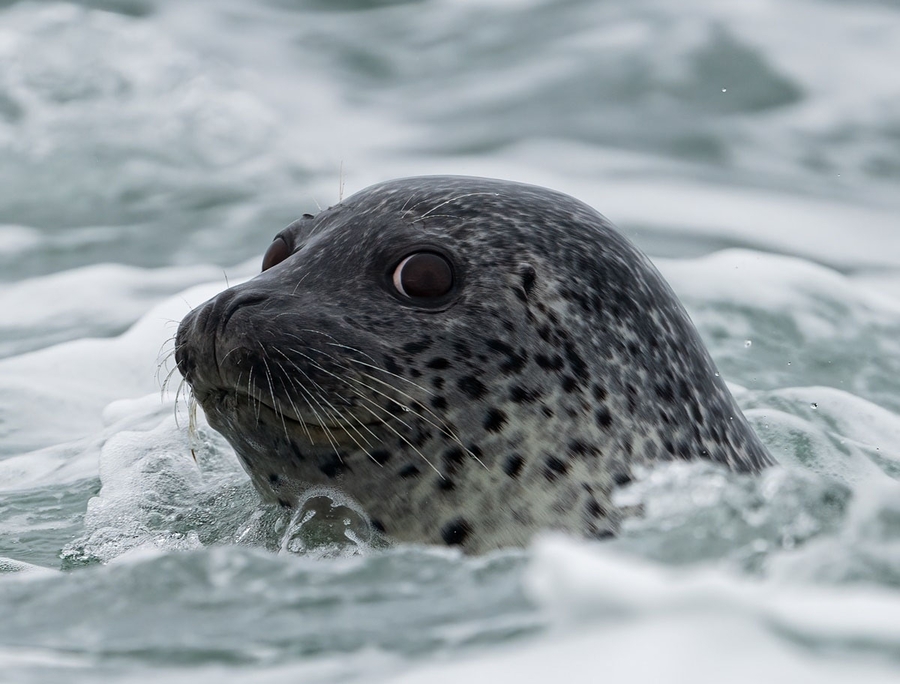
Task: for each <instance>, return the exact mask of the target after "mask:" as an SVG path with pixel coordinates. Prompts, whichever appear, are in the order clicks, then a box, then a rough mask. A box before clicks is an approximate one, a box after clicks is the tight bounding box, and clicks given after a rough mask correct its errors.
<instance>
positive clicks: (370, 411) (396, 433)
mask: <svg viewBox="0 0 900 684" xmlns="http://www.w3.org/2000/svg"><path fill="white" fill-rule="evenodd" d="M279 351H280V350H279ZM295 351H296V350H295ZM297 353H299V354H300V355H301V356H303V357H304V358H306V359H307V360H308V361H309V362H310V363H311V364H312V365H313V368H316V369H317V370H320V371H322V372H323V373H327V374H329V375H331V376H333V377H334V378H336V379H337V380H340V381H342V382H346V380H345V379H344V378H341V377H340V376H338V375H336V374H334V373H332V372H331V371H329V370H328V369H327V368H323V367H322V366H320V365H319V364H318V363H316V362H315V361H314V360H313V359H312V358H310V357H309V356H307V355H305V354H303V353H302V352H297ZM285 358H287V357H285ZM288 361H289V362H290V363H291V364H292V365H295V366H296V364H295V363H294V362H293V361H291V360H290V359H288ZM298 370H300V369H299V367H298ZM301 372H303V371H302V370H301ZM304 375H306V374H305V372H304ZM307 377H308V376H307ZM351 389H352V388H351ZM369 389H371V388H369ZM373 391H376V390H373ZM378 393H379V394H383V393H381V392H378ZM358 396H359V397H360V398H361V399H362V400H363V401H367V402H369V403H371V404H373V405H374V406H376V407H377V408H378V409H380V410H381V411H384V413H385V414H387V415H388V416H389V417H390V418H393V419H395V420H397V421H398V422H399V423H400V424H401V425H403V426H404V427H405V428H406V429H407V430H412V426H410V425H409V424H408V423H407V422H406V421H404V420H401V419H400V418H399V416H395V415H393V414H392V413H390V412H389V411H388V410H387V409H385V408H384V407H383V406H381V405H379V404H378V403H377V402H374V401H372V400H371V399H369V398H368V397H366V396H364V395H362V394H359V395H358ZM383 396H385V397H386V398H387V399H388V400H390V401H393V402H394V403H397V404H398V405H400V406H403V405H402V404H399V402H397V401H396V400H395V399H393V398H391V397H389V396H387V395H386V394H383ZM362 408H364V409H365V410H367V411H368V412H369V413H371V414H372V415H373V416H374V417H375V418H378V415H377V414H376V413H374V412H373V411H372V409H370V408H369V407H367V406H363V407H362ZM405 408H407V409H408V408H409V407H405ZM410 410H411V409H410ZM420 417H421V416H420ZM379 420H380V421H381V419H379ZM423 420H424V418H423ZM381 422H382V424H383V425H384V426H385V427H386V428H387V429H389V430H390V431H391V432H393V433H394V434H395V435H397V436H398V437H400V439H402V440H403V441H404V442H406V444H407V445H409V446H410V447H411V448H412V449H414V450H415V451H416V453H417V454H419V456H421V457H422V459H423V460H424V461H425V462H426V463H427V464H428V465H429V466H431V467H432V468H433V469H434V471H435V472H436V473H438V475H440V476H441V477H443V474H442V473H441V471H440V470H438V469H437V468H435V466H434V464H432V463H431V461H429V460H428V458H427V457H426V456H425V454H423V453H422V452H421V451H419V449H418V448H416V447H415V446H414V445H413V444H412V442H410V441H409V440H408V439H407V438H406V437H405V436H403V435H402V434H401V433H400V432H398V431H397V430H396V429H395V428H394V427H393V426H391V425H389V424H388V423H387V422H386V421H381ZM434 427H438V426H437V425H435V426H434ZM373 436H374V435H373Z"/></svg>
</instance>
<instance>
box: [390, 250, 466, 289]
mask: <svg viewBox="0 0 900 684" xmlns="http://www.w3.org/2000/svg"><path fill="white" fill-rule="evenodd" d="M394 287H395V288H397V292H399V293H400V294H402V295H403V296H405V297H410V298H411V299H418V298H434V297H441V296H443V295H445V294H447V293H448V292H450V288H452V287H453V269H452V268H451V267H450V262H448V261H447V260H446V259H445V258H444V257H442V256H441V255H439V254H435V253H434V252H418V253H416V254H410V255H409V256H408V257H406V258H405V259H404V260H403V261H401V262H400V263H399V264H398V265H397V268H395V269H394Z"/></svg>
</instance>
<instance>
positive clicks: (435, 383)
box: [431, 375, 444, 390]
mask: <svg viewBox="0 0 900 684" xmlns="http://www.w3.org/2000/svg"><path fill="white" fill-rule="evenodd" d="M431 386H432V387H434V388H435V389H438V390H442V389H444V378H442V377H441V376H440V375H437V376H435V377H433V378H432V379H431Z"/></svg>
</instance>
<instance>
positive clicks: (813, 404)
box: [809, 402, 819, 410]
mask: <svg viewBox="0 0 900 684" xmlns="http://www.w3.org/2000/svg"><path fill="white" fill-rule="evenodd" d="M809 407H810V408H811V409H813V410H815V409H817V408H819V405H818V404H817V403H816V402H813V403H811V404H810V405H809Z"/></svg>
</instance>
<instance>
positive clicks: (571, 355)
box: [565, 342, 588, 380]
mask: <svg viewBox="0 0 900 684" xmlns="http://www.w3.org/2000/svg"><path fill="white" fill-rule="evenodd" d="M565 350H566V359H567V360H568V362H569V367H570V368H571V369H572V372H573V373H574V374H575V378H576V379H579V380H580V379H581V378H583V377H586V376H587V374H588V369H587V364H585V362H584V359H582V358H581V356H580V355H579V353H578V351H577V350H576V349H575V345H574V344H572V343H571V342H566V345H565Z"/></svg>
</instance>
